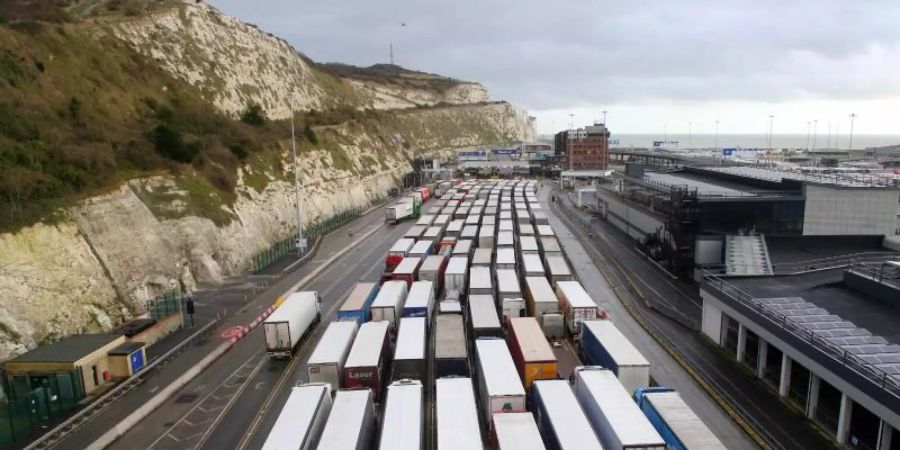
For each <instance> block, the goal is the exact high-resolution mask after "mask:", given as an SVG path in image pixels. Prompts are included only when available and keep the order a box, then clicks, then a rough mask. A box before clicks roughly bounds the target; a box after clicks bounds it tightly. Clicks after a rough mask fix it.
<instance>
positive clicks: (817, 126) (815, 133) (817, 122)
mask: <svg viewBox="0 0 900 450" xmlns="http://www.w3.org/2000/svg"><path fill="white" fill-rule="evenodd" d="M818 128H819V119H815V120H813V136H812V137H813V144H812V149H813V151H816V135H817V134H819V133H818V131H817V130H818Z"/></svg>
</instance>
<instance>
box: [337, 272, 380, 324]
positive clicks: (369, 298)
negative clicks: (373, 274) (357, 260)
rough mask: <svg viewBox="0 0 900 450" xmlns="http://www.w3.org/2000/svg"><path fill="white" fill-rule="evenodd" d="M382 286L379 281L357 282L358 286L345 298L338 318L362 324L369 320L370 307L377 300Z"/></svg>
mask: <svg viewBox="0 0 900 450" xmlns="http://www.w3.org/2000/svg"><path fill="white" fill-rule="evenodd" d="M380 288H381V286H379V285H378V283H370V282H359V283H356V286H355V287H354V288H353V290H352V291H350V295H348V296H347V299H346V300H344V303H343V304H342V305H341V308H340V309H339V310H338V312H337V320H354V321H356V323H358V324H360V325H362V324H363V323H365V322H368V321H369V308H370V307H371V306H372V302H373V301H375V297H376V296H377V295H378V290H379V289H380Z"/></svg>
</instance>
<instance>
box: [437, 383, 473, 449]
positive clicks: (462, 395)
mask: <svg viewBox="0 0 900 450" xmlns="http://www.w3.org/2000/svg"><path fill="white" fill-rule="evenodd" d="M434 387H435V391H436V394H435V405H434V412H435V434H436V435H437V450H457V449H459V450H465V449H470V450H482V449H484V444H483V441H482V439H481V426H480V425H479V423H478V409H477V407H476V404H475V390H474V388H473V386H472V379H471V378H460V377H452V378H438V379H436V380H434Z"/></svg>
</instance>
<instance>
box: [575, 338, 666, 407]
mask: <svg viewBox="0 0 900 450" xmlns="http://www.w3.org/2000/svg"><path fill="white" fill-rule="evenodd" d="M581 327H582V329H581V338H580V339H579V347H580V349H581V356H582V358H583V360H584V362H585V364H588V365H595V366H603V367H606V368H607V369H609V370H612V371H613V373H615V374H616V376H618V377H619V382H620V383H622V385H623V386H625V389H627V390H628V392H634V391H635V390H636V389H638V388H642V387H647V386H649V385H650V362H649V361H647V358H644V355H643V354H641V352H640V351H639V350H638V349H637V348H636V347H635V346H634V344H632V343H631V341H629V340H628V338H626V337H625V335H623V334H622V332H621V331H619V329H618V328H616V325H615V324H614V323H612V321H609V320H585V321H584V322H582V325H581Z"/></svg>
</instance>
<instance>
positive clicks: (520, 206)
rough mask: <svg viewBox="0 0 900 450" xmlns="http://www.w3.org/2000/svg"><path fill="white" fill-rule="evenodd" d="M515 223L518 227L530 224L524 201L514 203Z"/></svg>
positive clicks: (529, 216)
mask: <svg viewBox="0 0 900 450" xmlns="http://www.w3.org/2000/svg"><path fill="white" fill-rule="evenodd" d="M516 224H517V225H519V227H520V228H521V227H522V226H523V225H529V226H530V225H531V215H530V214H528V206H527V205H525V204H524V203H518V202H517V203H516Z"/></svg>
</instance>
